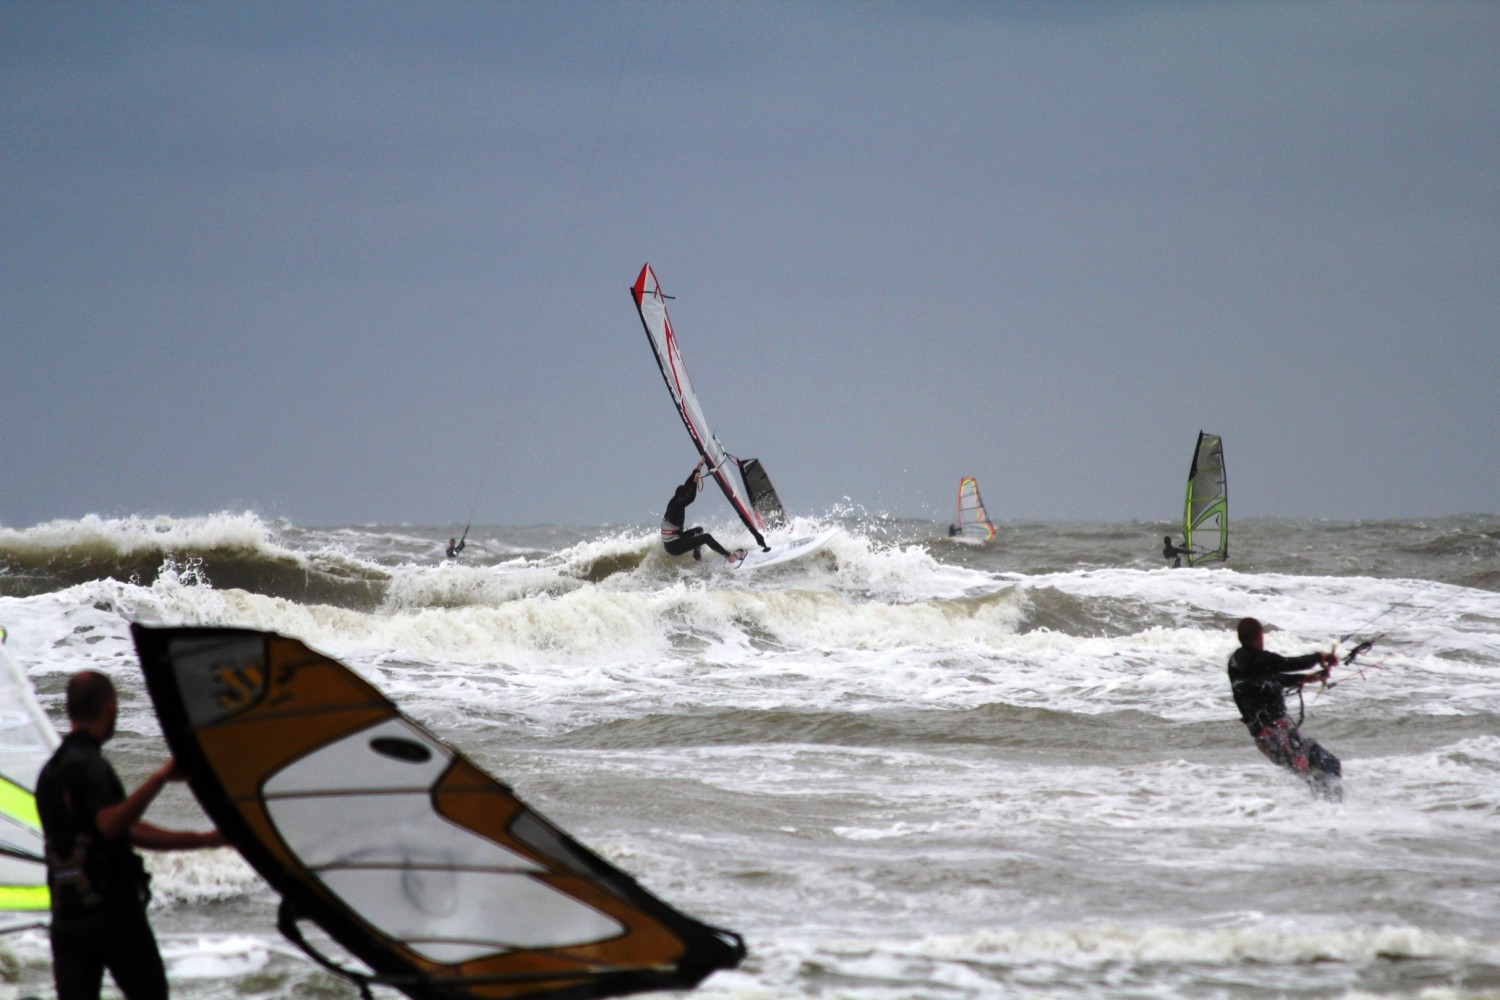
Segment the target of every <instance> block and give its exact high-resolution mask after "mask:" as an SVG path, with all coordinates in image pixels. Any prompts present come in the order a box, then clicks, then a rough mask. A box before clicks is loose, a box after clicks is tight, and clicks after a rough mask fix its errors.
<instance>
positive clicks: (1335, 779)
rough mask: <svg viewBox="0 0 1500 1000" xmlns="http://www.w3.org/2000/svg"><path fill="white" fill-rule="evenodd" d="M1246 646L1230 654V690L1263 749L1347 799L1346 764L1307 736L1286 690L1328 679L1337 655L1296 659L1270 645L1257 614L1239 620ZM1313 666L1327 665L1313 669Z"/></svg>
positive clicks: (1313, 784)
mask: <svg viewBox="0 0 1500 1000" xmlns="http://www.w3.org/2000/svg"><path fill="white" fill-rule="evenodd" d="M1239 638H1240V648H1239V649H1236V650H1235V651H1234V652H1233V653H1232V654H1230V657H1229V688H1230V691H1231V692H1232V693H1233V694H1234V703H1235V706H1236V707H1238V708H1239V710H1240V718H1241V719H1242V720H1244V723H1245V726H1246V727H1247V728H1248V729H1249V730H1250V735H1251V736H1252V737H1253V738H1254V739H1255V745H1256V746H1257V747H1259V748H1260V752H1261V753H1263V754H1265V755H1266V756H1267V757H1269V758H1270V759H1271V761H1272V763H1274V764H1277V765H1278V766H1280V767H1284V768H1286V769H1287V770H1288V771H1291V772H1292V773H1293V774H1296V775H1298V776H1299V777H1301V778H1302V780H1303V781H1306V782H1307V784H1308V787H1309V788H1311V789H1312V793H1313V794H1314V795H1316V796H1317V797H1319V798H1323V799H1329V800H1331V801H1334V802H1340V801H1343V798H1344V785H1343V780H1342V774H1343V768H1342V767H1341V766H1340V765H1339V759H1338V758H1337V757H1335V756H1334V755H1333V754H1331V753H1329V752H1328V751H1327V750H1324V749H1323V748H1322V747H1321V746H1319V745H1318V743H1317V741H1316V740H1313V739H1310V738H1308V737H1305V736H1303V735H1302V733H1301V732H1300V731H1299V729H1298V725H1299V723H1294V722H1292V720H1291V719H1290V718H1288V717H1287V714H1286V697H1285V692H1286V691H1288V690H1291V689H1300V688H1301V687H1302V685H1304V684H1307V683H1309V682H1311V681H1325V680H1327V679H1328V670H1329V668H1330V667H1332V666H1333V665H1334V664H1335V663H1337V662H1338V657H1337V656H1335V655H1334V654H1333V653H1307V654H1304V655H1302V656H1294V657H1292V658H1291V659H1288V658H1287V657H1284V656H1280V655H1278V654H1276V653H1268V652H1266V649H1265V631H1264V629H1263V628H1262V627H1261V624H1260V622H1259V621H1257V620H1256V619H1254V618H1242V619H1241V620H1240V624H1239ZM1311 667H1321V668H1322V669H1320V670H1316V671H1312V672H1310V673H1309V672H1307V671H1308V670H1309V668H1311Z"/></svg>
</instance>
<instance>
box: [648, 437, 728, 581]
mask: <svg viewBox="0 0 1500 1000" xmlns="http://www.w3.org/2000/svg"><path fill="white" fill-rule="evenodd" d="M702 468H703V459H701V458H700V459H698V464H697V465H695V466H693V471H692V474H691V475H689V476H688V477H687V480H686V481H685V482H684V483H683V484H682V485H681V486H679V487H677V491H676V492H675V493H673V494H672V499H671V500H668V501H667V512H666V513H665V514H663V515H662V517H661V543H662V545H663V546H665V547H666V550H667V555H669V556H680V555H682V554H683V553H684V552H691V553H692V554H693V558H694V559H702V558H703V553H702V552H700V551H698V550H699V549H701V548H703V546H705V545H707V546H708V547H709V548H711V549H713V550H714V551H715V552H717V553H718V554H719V555H721V556H723V557H724V558H725V559H728V558H730V555H729V550H728V549H726V548H724V546H722V545H720V544H719V543H718V542H717V541H715V540H714V536H713V535H710V534H709V533H708V532H706V531H704V530H703V529H702V528H699V527H696V526H694V527H692V528H684V527H683V525H684V523H685V522H686V521H687V505H688V504H690V503H692V502H693V501H694V500H696V499H698V481H699V479H700V477H701V475H702V473H701V472H700V470H701V469H702Z"/></svg>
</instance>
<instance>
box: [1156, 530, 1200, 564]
mask: <svg viewBox="0 0 1500 1000" xmlns="http://www.w3.org/2000/svg"><path fill="white" fill-rule="evenodd" d="M1162 541H1163V542H1164V543H1166V544H1164V545H1163V546H1162V550H1161V554H1162V555H1163V556H1164V557H1166V558H1167V559H1170V560H1172V568H1173V569H1177V568H1178V567H1179V566H1181V565H1182V557H1183V556H1185V555H1187V554H1188V553H1190V552H1192V551H1193V550H1192V549H1190V548H1188V547H1187V546H1186V545H1184V546H1183V547H1182V548H1180V549H1179V548H1178V547H1177V546H1175V545H1173V544H1172V536H1171V535H1163V536H1162Z"/></svg>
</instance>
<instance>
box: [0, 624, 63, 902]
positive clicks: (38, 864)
mask: <svg viewBox="0 0 1500 1000" xmlns="http://www.w3.org/2000/svg"><path fill="white" fill-rule="evenodd" d="M3 636H4V629H0V641H3ZM57 745H58V737H57V730H55V729H53V727H52V722H51V720H49V719H48V718H47V713H46V712H44V711H42V707H41V706H40V705H38V704H37V700H36V696H35V695H34V694H33V693H32V689H31V682H30V681H29V680H27V678H26V674H25V673H24V672H23V671H22V670H21V668H20V666H19V665H18V664H17V663H16V661H15V660H13V659H11V657H10V654H9V653H7V652H6V651H5V649H4V648H3V647H0V911H3V914H4V915H3V916H0V930H7V929H16V928H15V927H12V926H10V925H12V924H17V923H18V921H19V923H20V924H24V925H25V926H33V925H34V924H35V922H36V920H35V917H36V916H38V915H44V914H46V913H47V912H48V911H49V910H50V908H51V896H50V895H49V893H48V891H47V867H46V862H45V861H44V859H43V846H42V821H41V818H40V817H39V816H38V815H37V811H36V777H37V774H38V773H39V772H40V771H41V769H42V765H43V764H45V763H47V759H48V758H49V757H51V756H52V752H53V751H54V750H56V749H57ZM22 914H25V915H27V916H21V915H22Z"/></svg>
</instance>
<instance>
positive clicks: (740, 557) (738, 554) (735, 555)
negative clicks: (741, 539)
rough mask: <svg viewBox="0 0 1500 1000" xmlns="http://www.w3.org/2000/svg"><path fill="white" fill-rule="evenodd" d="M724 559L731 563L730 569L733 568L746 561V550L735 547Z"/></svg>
mask: <svg viewBox="0 0 1500 1000" xmlns="http://www.w3.org/2000/svg"><path fill="white" fill-rule="evenodd" d="M724 561H725V562H727V563H728V564H729V568H730V569H733V568H734V567H736V566H738V565H739V564H740V563H742V562H744V561H745V550H744V549H735V550H734V551H733V552H731V553H729V555H727V556H725V557H724Z"/></svg>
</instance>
